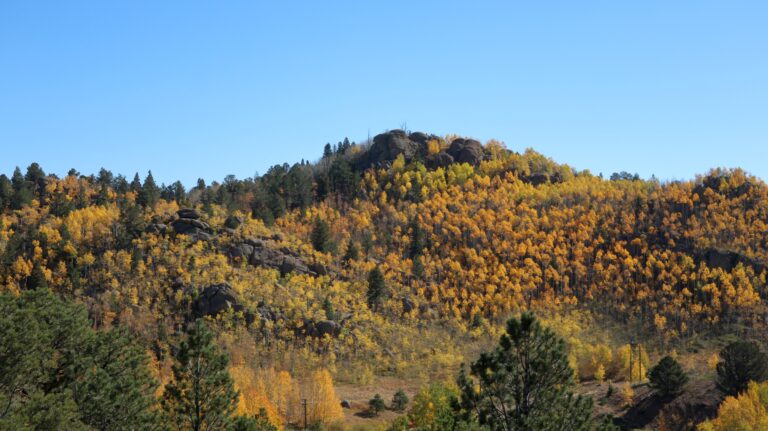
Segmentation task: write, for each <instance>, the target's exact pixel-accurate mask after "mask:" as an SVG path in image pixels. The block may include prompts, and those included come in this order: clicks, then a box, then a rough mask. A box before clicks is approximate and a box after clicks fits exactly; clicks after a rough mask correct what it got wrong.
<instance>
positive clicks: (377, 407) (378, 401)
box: [368, 394, 386, 416]
mask: <svg viewBox="0 0 768 431" xmlns="http://www.w3.org/2000/svg"><path fill="white" fill-rule="evenodd" d="M385 407H386V406H385V405H384V398H382V397H381V395H379V394H376V395H374V396H373V398H371V400H370V401H368V408H369V409H370V411H371V413H373V415H374V416H378V415H379V412H380V411H382V410H384V408H385Z"/></svg>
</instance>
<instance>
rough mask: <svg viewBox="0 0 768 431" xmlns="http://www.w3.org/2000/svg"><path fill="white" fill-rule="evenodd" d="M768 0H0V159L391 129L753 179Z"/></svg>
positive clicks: (277, 141) (589, 163)
mask: <svg viewBox="0 0 768 431" xmlns="http://www.w3.org/2000/svg"><path fill="white" fill-rule="evenodd" d="M766 22H768V2H765V1H754V2H748V1H738V0H733V1H719V2H713V1H690V2H685V1H676V2H670V1H651V0H646V1H615V0H613V1H604V2H590V1H578V2H574V1H563V2H548V1H540V2H539V1H537V2H517V1H503V2H502V1H500V2H483V1H472V2H452V1H439V2H430V1H381V2H373V1H371V2H369V1H350V2H341V1H338V2H334V1H328V2H310V1H307V2H299V1H274V2H257V1H226V2H197V1H109V2H105V1H92V2H82V1H66V2H64V1H49V2H46V1H21V0H19V1H11V0H7V1H3V2H0V172H5V173H10V172H11V171H12V170H13V168H14V167H15V166H16V165H19V166H21V167H22V168H24V167H26V166H27V165H28V164H29V163H30V162H32V161H37V162H39V163H40V164H41V165H42V166H43V168H44V169H46V171H47V172H54V173H58V174H64V173H66V171H67V170H68V169H69V168H70V167H75V168H77V169H78V170H80V171H81V172H83V173H95V172H97V171H98V169H99V168H100V167H102V166H104V167H107V168H109V169H111V170H112V171H114V172H116V173H124V174H127V175H129V176H132V175H133V173H134V172H136V171H139V172H140V173H141V175H142V176H143V175H145V173H146V171H147V170H148V169H151V170H152V171H153V174H154V176H155V178H156V179H157V180H158V181H164V182H171V181H173V180H175V179H181V180H182V181H183V182H184V183H185V184H187V185H192V184H193V183H194V181H195V180H196V179H197V178H198V177H203V178H205V179H206V180H208V181H210V180H214V179H216V180H221V179H222V178H223V177H224V176H225V175H227V174H235V175H237V176H238V177H241V178H242V177H248V176H252V175H253V174H254V173H256V172H262V173H263V172H265V171H266V169H267V167H268V166H270V165H272V164H275V163H282V162H285V161H287V162H296V161H299V160H301V159H302V158H305V159H310V160H312V159H316V158H317V157H319V155H320V154H321V152H322V147H323V145H324V144H325V143H326V142H329V141H330V142H337V141H339V140H341V139H343V138H344V137H345V136H348V137H350V139H352V140H362V139H365V138H366V136H367V135H368V133H369V131H370V133H371V134H372V135H373V134H376V133H379V132H381V131H383V130H386V129H391V128H397V127H399V126H400V125H401V124H403V123H405V124H407V127H408V128H409V129H412V130H423V131H427V132H432V133H437V134H446V133H457V134H461V135H466V136H473V137H476V138H478V139H481V140H487V139H489V138H496V139H499V140H502V141H504V142H505V143H506V144H507V146H508V147H509V148H511V149H513V150H519V151H522V150H523V149H525V148H526V147H533V148H535V149H536V150H538V151H540V152H542V153H544V154H546V155H548V156H551V157H553V158H554V159H555V160H557V161H561V162H566V163H569V164H571V165H572V166H574V167H576V168H578V169H590V170H591V171H593V172H594V173H598V172H603V173H605V174H606V175H607V174H610V173H611V172H613V171H620V170H626V171H631V172H639V173H640V174H641V175H643V176H650V175H651V174H656V175H657V176H658V177H660V178H662V179H683V178H691V177H693V176H694V175H695V174H697V173H703V172H706V171H707V170H708V169H709V168H711V167H717V166H725V167H736V166H740V167H743V168H745V169H746V170H748V171H750V172H752V173H753V174H755V175H758V176H760V177H762V178H768V163H766V162H767V161H768V25H766Z"/></svg>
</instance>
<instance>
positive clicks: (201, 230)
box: [171, 208, 213, 241]
mask: <svg viewBox="0 0 768 431" xmlns="http://www.w3.org/2000/svg"><path fill="white" fill-rule="evenodd" d="M176 217H177V218H175V219H174V220H173V221H171V227H172V228H173V231H174V232H176V233H177V234H182V235H189V236H191V237H193V238H194V239H196V240H203V241H209V240H210V239H211V238H213V229H211V226H210V225H209V224H208V223H206V222H204V221H201V220H200V213H198V212H197V211H195V210H193V209H191V208H184V209H180V210H179V211H178V212H176Z"/></svg>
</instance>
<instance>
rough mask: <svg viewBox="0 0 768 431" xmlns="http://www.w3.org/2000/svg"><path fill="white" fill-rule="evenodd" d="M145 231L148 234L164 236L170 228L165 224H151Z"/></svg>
mask: <svg viewBox="0 0 768 431" xmlns="http://www.w3.org/2000/svg"><path fill="white" fill-rule="evenodd" d="M144 231H145V232H147V233H154V234H164V233H165V232H167V231H168V226H167V225H165V224H163V223H150V224H149V225H147V228H146V229H145V230H144Z"/></svg>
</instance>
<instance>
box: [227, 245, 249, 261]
mask: <svg viewBox="0 0 768 431" xmlns="http://www.w3.org/2000/svg"><path fill="white" fill-rule="evenodd" d="M253 250H254V247H253V246H252V245H250V244H246V243H243V244H237V245H234V246H232V247H230V249H229V251H228V252H227V255H229V257H230V259H239V260H243V261H246V262H248V261H249V260H250V259H251V256H252V255H253Z"/></svg>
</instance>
